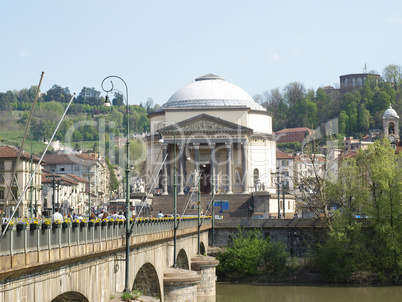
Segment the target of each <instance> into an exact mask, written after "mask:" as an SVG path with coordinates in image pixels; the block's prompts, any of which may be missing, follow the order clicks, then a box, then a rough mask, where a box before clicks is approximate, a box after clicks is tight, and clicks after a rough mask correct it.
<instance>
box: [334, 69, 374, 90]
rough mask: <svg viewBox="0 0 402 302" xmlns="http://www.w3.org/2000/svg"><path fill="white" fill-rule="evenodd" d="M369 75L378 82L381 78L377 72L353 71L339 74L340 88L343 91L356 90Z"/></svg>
mask: <svg viewBox="0 0 402 302" xmlns="http://www.w3.org/2000/svg"><path fill="white" fill-rule="evenodd" d="M369 77H373V78H374V79H375V81H376V82H377V83H378V82H379V81H380V79H381V76H380V75H379V74H374V73H353V74H346V75H341V76H339V81H340V89H341V91H342V92H343V93H346V92H350V91H354V90H358V89H360V88H362V87H363V86H364V83H365V82H366V81H367V79H368V78H369Z"/></svg>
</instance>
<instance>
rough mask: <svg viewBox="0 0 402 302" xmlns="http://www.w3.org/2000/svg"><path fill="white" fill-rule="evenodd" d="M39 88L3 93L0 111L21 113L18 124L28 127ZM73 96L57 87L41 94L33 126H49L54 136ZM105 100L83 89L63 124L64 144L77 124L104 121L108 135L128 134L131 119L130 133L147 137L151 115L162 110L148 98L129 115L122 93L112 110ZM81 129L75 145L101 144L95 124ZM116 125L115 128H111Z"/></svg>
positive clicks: (75, 135) (36, 136) (130, 108)
mask: <svg viewBox="0 0 402 302" xmlns="http://www.w3.org/2000/svg"><path fill="white" fill-rule="evenodd" d="M36 91H37V86H31V87H30V88H29V89H21V90H19V91H10V90H9V91H7V92H5V93H0V110H2V111H9V112H10V111H13V110H14V111H19V112H21V114H20V115H19V119H18V123H20V124H21V125H25V124H26V122H27V120H28V118H29V112H30V110H31V108H32V104H33V102H34V99H35V95H36ZM71 97H72V94H71V93H70V90H69V89H68V88H62V87H61V86H59V85H53V87H52V88H51V89H49V90H48V91H47V92H46V93H41V94H40V95H39V97H38V100H37V104H36V106H35V111H34V118H33V120H32V125H33V126H35V124H37V123H41V124H46V125H47V128H48V129H49V132H50V133H53V130H54V129H55V127H56V125H57V123H58V121H59V119H60V117H61V115H62V114H63V112H64V110H65V108H66V106H67V103H68V102H69V100H70V99H71ZM104 103H105V98H104V97H103V96H101V92H100V91H97V90H96V89H95V88H87V87H84V88H82V90H81V92H80V93H79V94H78V96H77V97H76V98H75V100H74V101H73V103H72V104H71V106H70V108H69V110H68V112H67V115H66V117H65V119H64V120H63V122H62V124H61V126H60V128H59V131H58V132H57V134H56V136H55V138H56V139H58V140H62V139H64V137H65V134H66V133H67V131H68V129H70V127H71V126H72V125H74V124H76V123H80V122H81V123H82V122H85V121H88V122H90V121H95V122H99V120H100V119H102V120H103V121H104V123H105V125H106V127H107V128H106V129H105V131H106V132H107V133H112V134H114V135H119V134H121V133H123V134H124V133H125V132H126V127H125V125H126V123H127V118H128V119H129V126H130V129H129V130H130V133H143V132H147V131H149V119H148V114H149V113H151V112H153V111H155V110H156V109H158V107H159V105H154V104H153V100H152V99H151V98H148V99H147V100H146V101H145V102H144V105H143V104H140V105H129V106H128V111H129V113H128V115H127V114H126V110H127V108H126V104H125V103H124V101H123V96H122V95H121V94H120V93H114V95H113V98H112V104H113V106H111V107H105V106H103V105H104ZM87 124H88V125H85V126H83V127H80V128H77V129H76V130H75V131H74V132H73V134H72V141H73V142H78V141H96V140H99V133H98V132H99V131H98V129H97V128H96V127H95V126H93V125H92V124H91V123H87ZM111 125H113V126H111ZM42 135H43V134H42V133H41V131H39V130H35V131H33V138H34V139H35V140H39V139H40V138H41V136H42Z"/></svg>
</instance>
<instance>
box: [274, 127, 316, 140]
mask: <svg viewBox="0 0 402 302" xmlns="http://www.w3.org/2000/svg"><path fill="white" fill-rule="evenodd" d="M312 132H313V130H312V129H309V128H306V127H300V128H285V129H282V130H279V131H276V132H275V135H276V136H277V138H278V140H277V141H276V143H277V144H283V143H292V142H298V143H300V144H302V143H303V140H304V138H305V137H306V136H308V135H310V134H311V133H312Z"/></svg>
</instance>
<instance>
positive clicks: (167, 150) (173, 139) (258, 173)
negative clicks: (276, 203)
mask: <svg viewBox="0 0 402 302" xmlns="http://www.w3.org/2000/svg"><path fill="white" fill-rule="evenodd" d="M149 118H150V135H149V136H148V137H147V144H148V145H147V148H148V153H147V162H146V171H144V172H145V174H146V175H145V179H147V186H148V187H151V185H152V183H153V182H155V184H156V185H155V189H154V192H155V190H157V191H158V192H159V193H160V194H161V195H168V194H173V192H174V184H175V183H176V188H177V192H178V195H183V194H186V193H188V192H189V191H190V190H191V189H192V188H194V187H198V188H199V190H200V191H201V193H202V194H210V193H211V192H212V191H214V192H215V193H216V194H227V195H230V194H250V193H252V192H255V191H265V192H270V193H274V192H275V187H274V186H275V185H274V184H273V183H272V181H271V173H273V172H275V167H276V139H275V135H274V134H273V133H272V114H271V113H270V112H268V111H267V110H266V109H265V108H264V107H262V106H261V105H260V104H258V103H256V102H255V101H254V100H253V99H252V98H251V96H250V95H248V94H247V93H246V92H245V91H244V90H243V89H241V88H240V87H238V86H236V85H234V84H232V83H230V82H228V81H226V80H225V79H224V78H222V77H219V76H216V75H214V74H207V75H204V76H201V77H199V78H197V79H195V81H194V82H192V83H190V84H188V85H186V86H184V87H183V88H181V89H180V90H178V91H177V92H176V93H174V94H173V95H172V96H171V97H170V99H169V100H168V101H167V102H166V103H165V104H164V105H162V106H161V107H160V108H159V109H158V110H157V111H156V112H153V113H151V114H150V115H149ZM175 169H176V171H177V177H176V180H175V179H174V171H175Z"/></svg>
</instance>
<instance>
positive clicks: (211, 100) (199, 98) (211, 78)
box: [158, 74, 266, 111]
mask: <svg viewBox="0 0 402 302" xmlns="http://www.w3.org/2000/svg"><path fill="white" fill-rule="evenodd" d="M206 107H207V108H211V107H213V108H225V107H231V108H233V107H237V108H250V109H252V110H259V111H266V109H265V108H264V107H262V106H261V105H260V104H258V103H257V102H255V101H254V100H253V98H252V97H251V96H250V95H249V94H248V93H247V92H245V91H244V90H243V89H241V88H240V87H238V86H236V85H234V84H231V83H229V82H227V81H226V80H225V79H224V78H221V77H219V76H216V75H214V74H207V75H204V76H202V77H199V78H197V79H195V82H193V83H191V84H188V85H186V86H184V87H183V88H181V89H180V90H178V91H177V92H176V93H175V94H173V95H172V96H171V97H170V99H169V100H168V101H167V102H166V103H165V104H164V105H162V106H161V107H160V108H159V110H158V111H163V110H164V109H189V108H206Z"/></svg>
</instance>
